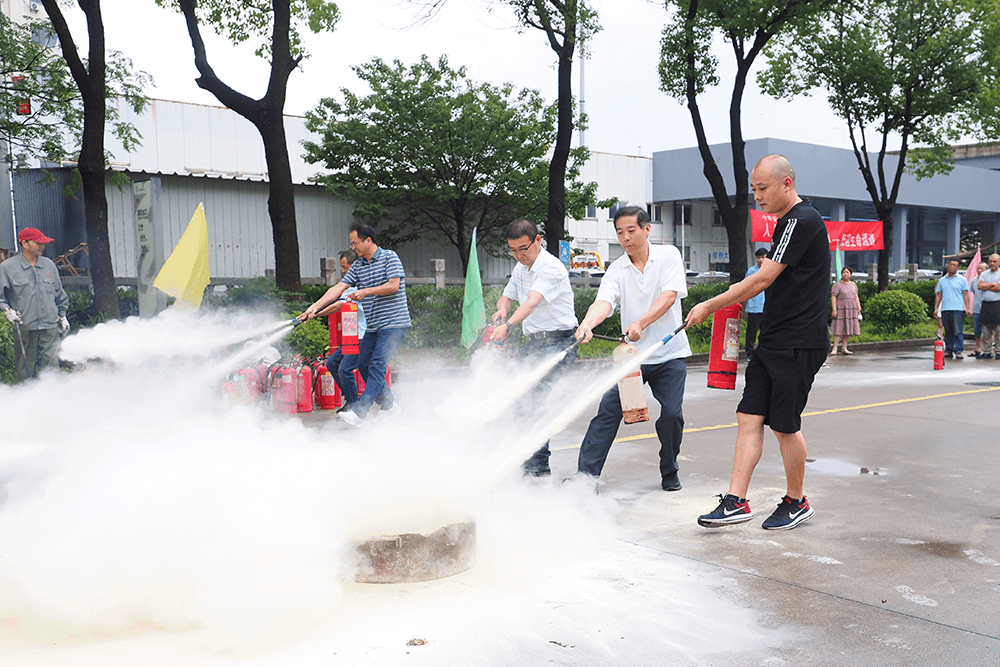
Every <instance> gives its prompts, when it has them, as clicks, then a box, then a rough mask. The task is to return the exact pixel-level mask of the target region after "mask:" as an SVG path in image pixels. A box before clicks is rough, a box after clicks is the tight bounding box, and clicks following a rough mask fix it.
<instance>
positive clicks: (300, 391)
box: [295, 363, 313, 412]
mask: <svg viewBox="0 0 1000 667" xmlns="http://www.w3.org/2000/svg"><path fill="white" fill-rule="evenodd" d="M295 380H296V395H297V398H298V403H297V405H296V409H297V411H298V412H312V410H313V371H312V367H311V366H310V365H309V364H305V363H300V364H299V365H298V368H296V373H295Z"/></svg>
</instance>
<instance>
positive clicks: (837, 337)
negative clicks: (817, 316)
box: [830, 266, 861, 357]
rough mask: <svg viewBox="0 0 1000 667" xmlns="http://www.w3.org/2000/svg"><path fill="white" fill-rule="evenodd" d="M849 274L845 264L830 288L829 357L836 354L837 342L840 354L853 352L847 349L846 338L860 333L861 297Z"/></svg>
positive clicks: (849, 270) (850, 273)
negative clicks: (830, 343)
mask: <svg viewBox="0 0 1000 667" xmlns="http://www.w3.org/2000/svg"><path fill="white" fill-rule="evenodd" d="M851 275H852V272H851V269H850V267H847V266H845V267H844V269H843V270H842V271H841V272H840V280H839V281H837V283H836V284H834V286H833V289H831V290H830V305H831V307H832V309H833V312H832V316H833V320H832V321H831V322H830V333H831V334H832V335H833V350H831V351H830V356H831V357H832V356H834V355H835V354H838V352H837V345H838V344H839V345H840V346H841V348H842V349H843V352H842V353H841V354H847V355H852V354H854V353H853V352H851V351H850V350H848V349H847V339H848V338H850V337H851V336H857V335H859V334H860V333H861V325H860V324H858V319H859V318H860V316H861V299H860V298H858V284H857V283H855V282H853V281H852V280H851Z"/></svg>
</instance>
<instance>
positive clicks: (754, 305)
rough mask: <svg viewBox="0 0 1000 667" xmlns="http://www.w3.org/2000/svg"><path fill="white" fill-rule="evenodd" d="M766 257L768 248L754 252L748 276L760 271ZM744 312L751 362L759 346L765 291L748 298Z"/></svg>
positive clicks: (745, 346) (748, 359) (747, 348)
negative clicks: (755, 349)
mask: <svg viewBox="0 0 1000 667" xmlns="http://www.w3.org/2000/svg"><path fill="white" fill-rule="evenodd" d="M765 257H767V248H757V252H755V253H754V260H756V263H755V264H754V265H753V266H751V267H750V270H749V271H747V273H746V277H747V278H749V277H750V276H752V275H753V274H755V273H757V272H758V271H760V267H761V265H762V264H763V263H764V258H765ZM744 312H745V313H746V318H747V335H746V343H745V344H744V348H745V349H746V352H747V362H748V363H749V362H750V359H752V358H753V349H754V348H755V347H757V333H758V332H759V331H760V323H761V322H762V321H763V319H764V293H763V292H761V293H760V294H758V295H757V296H752V297H750V298H749V299H747V306H746V310H745V311H744Z"/></svg>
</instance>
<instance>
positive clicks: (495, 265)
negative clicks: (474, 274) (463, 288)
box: [15, 170, 514, 282]
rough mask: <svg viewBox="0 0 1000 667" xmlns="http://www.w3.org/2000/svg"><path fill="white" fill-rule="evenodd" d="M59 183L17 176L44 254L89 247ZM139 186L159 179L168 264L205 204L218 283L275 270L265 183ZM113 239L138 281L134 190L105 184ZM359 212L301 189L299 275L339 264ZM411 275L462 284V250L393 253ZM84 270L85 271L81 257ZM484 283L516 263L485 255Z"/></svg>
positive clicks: (74, 201)
mask: <svg viewBox="0 0 1000 667" xmlns="http://www.w3.org/2000/svg"><path fill="white" fill-rule="evenodd" d="M53 174H54V176H55V177H56V184H55V185H53V186H50V185H46V184H44V183H43V182H41V173H40V170H30V171H27V172H23V173H22V174H19V175H17V176H16V178H17V182H16V185H15V192H16V193H17V197H18V199H17V211H18V213H17V215H18V223H19V225H18V226H19V227H20V228H23V227H37V228H38V229H40V230H42V232H43V233H45V234H48V235H49V236H51V237H53V238H54V239H55V242H54V243H52V244H50V245H49V248H47V249H46V253H45V254H46V255H47V256H49V257H51V258H54V257H55V256H56V255H59V254H62V253H63V252H66V250H68V249H70V248H72V247H74V246H76V245H77V244H78V243H81V242H83V241H85V240H86V233H85V230H84V210H83V201H82V195H79V194H78V195H77V197H76V198H66V197H64V196H63V194H62V191H63V188H64V187H65V186H67V185H69V183H70V182H71V177H72V175H71V173H70V171H69V170H54V171H53ZM129 176H130V177H131V178H132V179H133V180H143V179H147V178H158V179H160V183H161V188H162V191H161V197H160V200H159V206H158V208H157V209H156V210H154V214H153V215H154V225H155V229H156V230H157V232H158V234H157V240H158V242H159V243H160V244H161V248H162V249H163V256H164V257H166V256H168V255H169V254H170V251H171V250H172V249H173V247H174V246H175V245H176V244H177V242H178V241H179V240H180V237H181V235H182V234H183V233H184V230H185V229H187V225H188V222H189V221H190V220H191V216H192V215H193V214H194V211H195V209H196V208H197V206H198V204H199V203H202V204H204V206H205V215H206V217H207V219H208V236H209V271H210V275H211V277H212V280H213V281H216V282H221V281H225V280H226V279H247V278H256V277H259V276H263V275H265V272H266V271H267V270H268V269H271V270H273V269H274V240H273V236H272V233H271V220H270V218H269V217H268V213H267V197H268V189H267V183H265V182H262V181H249V180H234V179H222V178H208V177H197V176H178V175H165V174H143V173H131V174H129ZM106 193H107V197H108V234H109V238H110V243H111V255H112V265H113V267H114V271H115V276H116V277H118V278H126V279H134V278H135V277H136V273H137V267H136V242H135V210H134V204H133V200H132V191H131V189H130V188H128V187H126V188H124V189H119V188H118V187H117V186H115V185H113V184H112V183H111V182H110V178H109V182H108V184H107V187H106ZM353 210H354V207H353V205H352V204H350V203H349V202H345V201H342V200H339V199H336V198H334V197H333V196H331V195H330V194H329V193H328V192H327V191H326V189H325V188H323V187H321V186H318V185H296V186H295V215H296V218H297V220H298V233H299V267H300V268H299V270H300V273H301V276H302V279H303V280H316V279H319V278H320V269H319V260H320V258H321V257H336V256H338V255H339V254H340V252H341V251H343V250H347V249H348V248H349V247H350V246H349V244H348V241H347V236H348V233H349V231H350V228H351V225H352V224H354V215H353ZM395 250H396V251H397V252H398V253H399V255H400V258H401V259H402V261H403V266H404V267H405V268H406V272H407V275H408V276H412V277H414V278H417V279H427V280H429V279H431V278H432V277H433V273H432V270H431V260H432V259H442V258H443V259H444V260H445V268H446V275H447V276H448V278H449V282H456V281H460V280H461V279H463V278H464V274H463V273H462V265H461V262H460V260H459V257H458V251H457V250H456V249H455V248H453V247H452V246H450V245H445V244H443V243H440V242H435V241H432V240H426V241H417V242H415V243H410V244H407V245H406V246H405V247H402V248H395ZM77 259H78V260H80V261H79V262H78V265H80V266H82V267H85V266H86V262H85V258H84V257H83V256H78V257H77ZM479 266H480V272H481V274H482V276H483V280H485V281H487V282H496V281H500V280H503V279H504V278H505V277H506V276H507V275H509V274H510V271H511V269H512V268H513V266H514V261H513V260H512V259H510V258H507V257H499V258H498V257H492V256H490V255H488V254H487V253H485V252H483V251H482V250H480V251H479Z"/></svg>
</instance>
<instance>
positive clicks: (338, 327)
mask: <svg viewBox="0 0 1000 667" xmlns="http://www.w3.org/2000/svg"><path fill="white" fill-rule="evenodd" d="M329 323H330V324H329V327H330V349H331V350H335V349H337V348H338V347H339V348H342V351H343V353H344V354H357V353H358V352H360V349H359V348H358V333H359V331H360V330H359V326H358V323H359V316H358V304H356V303H354V302H353V301H345V302H343V303H342V304H341V305H340V310H338V311H337V312H335V313H330V318H329Z"/></svg>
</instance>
